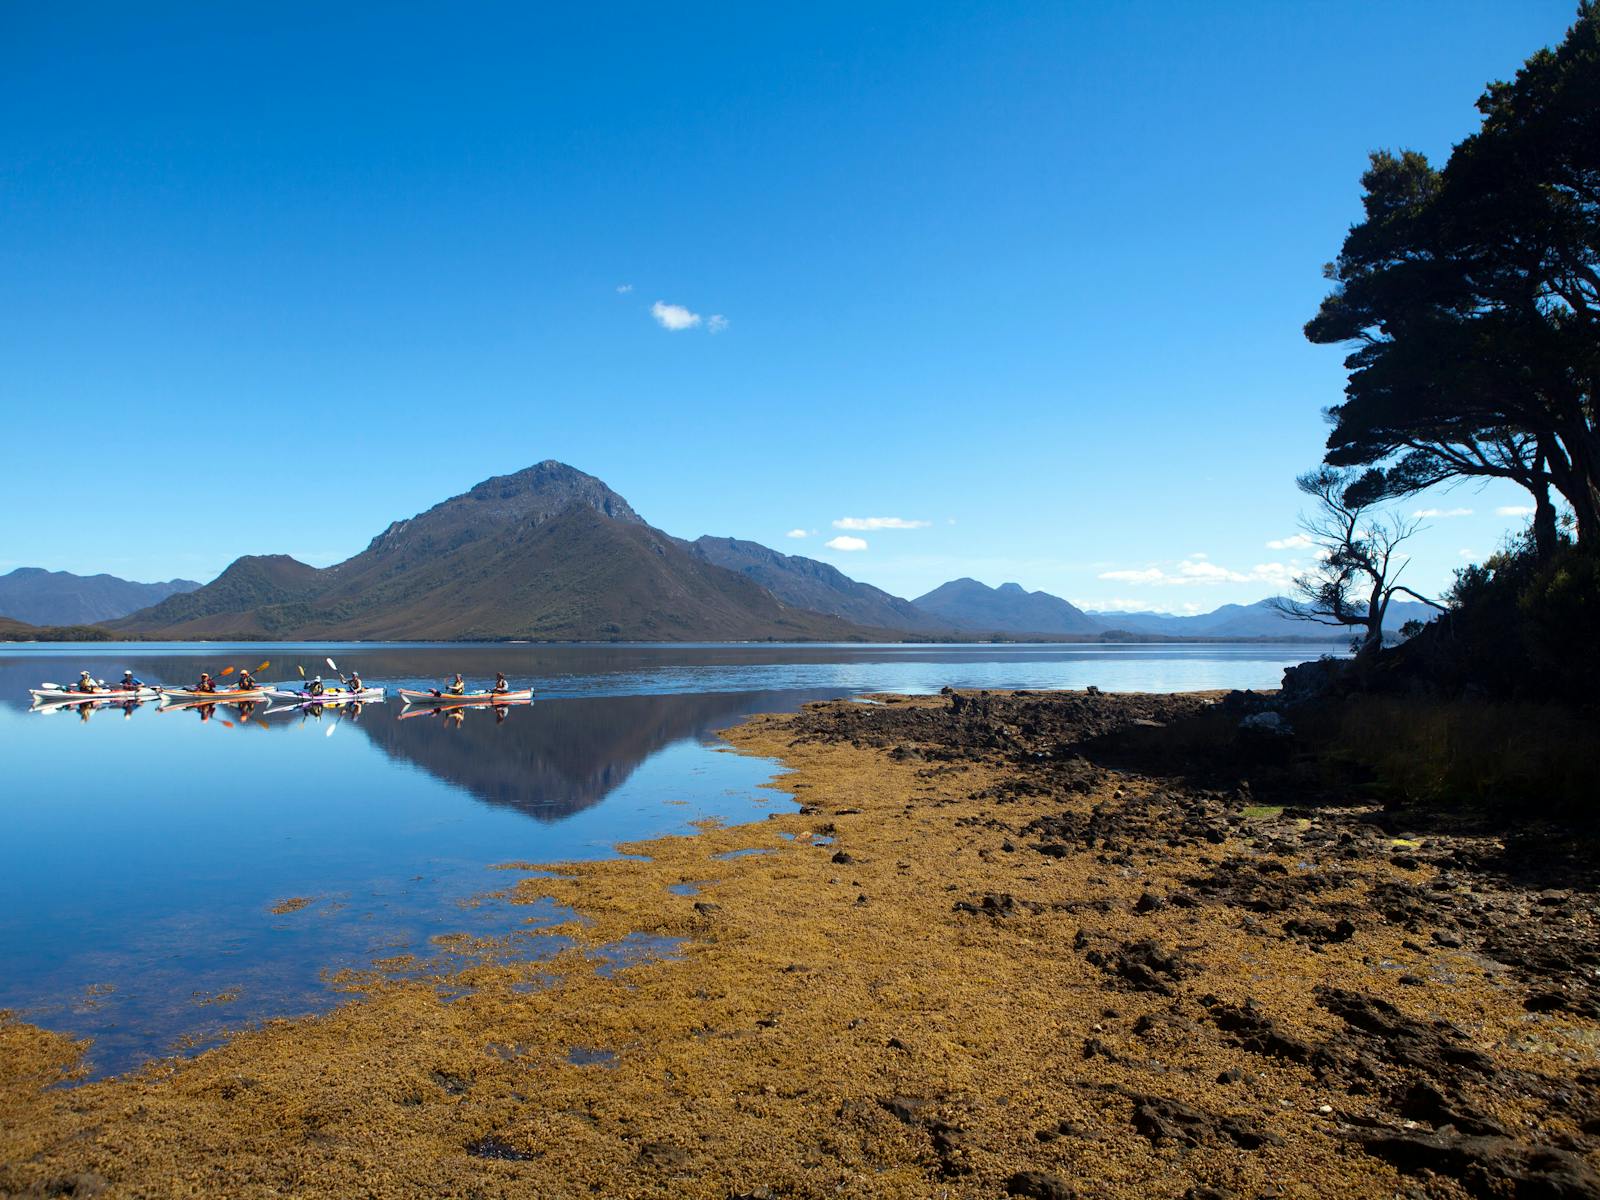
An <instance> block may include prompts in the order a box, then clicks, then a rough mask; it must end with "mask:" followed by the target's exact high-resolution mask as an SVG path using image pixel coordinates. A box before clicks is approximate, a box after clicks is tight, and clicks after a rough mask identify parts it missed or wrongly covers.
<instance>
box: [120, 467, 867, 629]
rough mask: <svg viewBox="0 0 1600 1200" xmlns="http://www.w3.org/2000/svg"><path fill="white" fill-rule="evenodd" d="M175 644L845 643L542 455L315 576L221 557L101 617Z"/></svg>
mask: <svg viewBox="0 0 1600 1200" xmlns="http://www.w3.org/2000/svg"><path fill="white" fill-rule="evenodd" d="M116 628H119V629H122V630H126V631H128V632H132V633H139V634H144V635H152V634H159V635H161V636H166V637H177V638H216V637H233V636H249V637H261V638H268V639H279V640H283V639H299V638H314V639H339V638H361V639H369V640H506V639H526V640H530V641H744V640H791V639H792V640H816V639H851V640H859V639H862V638H866V637H871V636H879V635H881V634H882V632H883V631H881V630H869V629H865V628H863V627H860V626H857V625H855V624H854V623H852V622H849V621H845V620H842V619H839V618H835V617H831V616H828V615H825V614H820V613H816V612H811V611H809V610H806V609H799V608H794V607H791V606H788V605H786V604H784V603H783V602H782V601H781V600H779V599H778V598H777V597H775V596H773V595H772V594H771V593H770V592H768V591H767V590H766V589H764V588H762V587H761V586H760V585H759V584H757V583H755V582H754V581H753V580H751V579H749V578H747V577H745V576H744V575H741V574H740V573H738V572H735V571H730V570H727V569H726V568H723V567H720V566H717V565H715V564H714V563H711V562H709V561H706V560H704V559H703V558H701V557H699V556H697V555H695V554H693V553H691V551H690V550H688V549H686V548H685V546H684V544H683V543H682V542H680V541H679V539H676V538H673V537H671V536H670V535H668V534H665V533H663V532H662V531H661V530H659V529H656V528H654V527H653V526H651V525H649V524H648V523H647V522H645V520H644V519H643V518H642V517H640V516H639V514H638V513H636V512H635V511H634V510H633V508H632V506H631V505H629V504H628V502H627V501H626V500H624V499H623V498H622V497H621V496H620V495H618V494H617V493H616V492H614V491H612V490H611V489H610V488H609V487H607V486H606V485H605V484H604V483H603V482H602V481H601V480H599V479H597V478H595V477H594V476H592V475H587V474H585V473H584V472H582V471H579V470H577V469H576V468H573V467H570V466H567V465H566V464H564V463H560V462H556V461H555V460H553V459H547V460H545V461H544V462H541V463H538V464H536V465H534V466H532V467H529V468H526V469H525V470H522V471H518V472H515V473H514V474H511V475H502V476H494V477H492V478H490V479H486V480H484V481H483V482H481V483H479V484H477V485H475V486H474V487H472V488H470V489H469V490H468V491H466V492H463V493H461V494H460V495H457V496H452V497H449V498H448V499H446V500H443V501H441V502H440V503H438V504H435V505H434V506H433V507H431V508H429V509H427V510H426V511H424V512H421V513H418V514H417V515H416V516H414V517H410V518H407V519H405V520H402V521H395V522H391V523H390V525H389V526H388V527H387V528H386V529H384V530H383V532H382V533H380V534H378V536H376V537H374V538H373V539H372V540H371V541H370V542H369V543H368V544H367V547H366V549H364V550H362V551H361V552H360V553H358V554H355V555H353V556H352V557H350V558H348V559H346V560H344V561H343V562H341V563H337V564H335V565H333V566H331V567H325V568H317V567H310V566H307V565H306V564H304V563H301V562H298V561H296V560H295V559H292V558H290V557H288V556H287V555H251V556H245V557H243V558H240V559H237V560H235V561H234V562H233V563H232V564H230V565H229V567H228V568H227V569H226V570H225V571H224V572H223V573H222V574H221V575H219V576H218V577H217V579H215V580H213V581H212V582H211V583H209V584H206V585H205V586H204V587H202V588H200V589H198V590H197V591H195V592H192V593H189V594H187V595H186V596H180V597H174V598H170V599H169V600H166V601H163V602H161V603H159V604H157V605H154V606H153V607H151V608H148V609H145V610H143V611H141V612H138V613H135V614H133V615H131V616H130V617H127V618H124V619H123V620H122V621H120V622H117V623H116Z"/></svg>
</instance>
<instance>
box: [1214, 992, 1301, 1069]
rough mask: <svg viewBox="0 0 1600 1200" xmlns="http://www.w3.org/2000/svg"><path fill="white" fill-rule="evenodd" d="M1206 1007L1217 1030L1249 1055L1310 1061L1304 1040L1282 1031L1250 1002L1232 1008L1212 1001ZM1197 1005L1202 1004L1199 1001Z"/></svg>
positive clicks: (1258, 1007)
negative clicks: (1229, 1035)
mask: <svg viewBox="0 0 1600 1200" xmlns="http://www.w3.org/2000/svg"><path fill="white" fill-rule="evenodd" d="M1206 999H1208V1000H1213V1003H1212V1004H1211V1005H1209V1008H1210V1012H1211V1019H1212V1020H1213V1021H1214V1022H1215V1023H1216V1026H1217V1028H1218V1029H1220V1030H1222V1031H1223V1032H1224V1033H1227V1034H1231V1035H1232V1040H1233V1043H1234V1044H1235V1045H1236V1046H1239V1047H1241V1048H1243V1049H1245V1050H1249V1051H1250V1052H1251V1053H1253V1054H1260V1055H1264V1056H1266V1057H1269V1058H1282V1059H1287V1060H1288V1061H1290V1062H1298V1063H1304V1062H1310V1061H1311V1057H1312V1055H1313V1054H1314V1053H1315V1048H1314V1047H1313V1046H1312V1045H1311V1044H1310V1043H1309V1042H1306V1041H1303V1040H1302V1039H1300V1038H1297V1037H1295V1036H1294V1035H1293V1034H1290V1033H1287V1032H1285V1031H1284V1030H1283V1029H1282V1028H1281V1027H1279V1025H1278V1023H1277V1022H1276V1021H1274V1020H1273V1019H1272V1018H1271V1017H1269V1016H1267V1014H1266V1013H1265V1012H1263V1011H1262V1010H1261V1007H1260V1006H1259V1005H1258V1004H1257V1003H1256V1002H1255V1001H1254V1000H1246V1001H1245V1002H1244V1004H1243V1005H1240V1006H1237V1007H1235V1006H1233V1005H1229V1004H1222V1003H1219V1002H1216V1001H1215V1000H1214V998H1212V997H1207V998H1206ZM1201 1003H1205V1000H1202V1001H1201Z"/></svg>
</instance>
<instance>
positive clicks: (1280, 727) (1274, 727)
mask: <svg viewBox="0 0 1600 1200" xmlns="http://www.w3.org/2000/svg"><path fill="white" fill-rule="evenodd" d="M1239 728H1240V730H1241V731H1242V732H1245V733H1261V734H1268V735H1270V736H1273V737H1287V736H1288V735H1289V734H1291V733H1293V732H1294V730H1293V729H1291V728H1290V727H1289V722H1287V721H1285V720H1284V719H1283V714H1282V713H1275V712H1258V713H1251V714H1250V715H1249V716H1248V717H1246V718H1245V719H1244V720H1242V721H1240V722H1239Z"/></svg>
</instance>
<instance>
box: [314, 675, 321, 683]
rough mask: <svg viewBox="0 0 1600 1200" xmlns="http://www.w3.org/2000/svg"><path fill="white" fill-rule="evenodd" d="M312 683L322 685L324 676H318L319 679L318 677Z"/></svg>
mask: <svg viewBox="0 0 1600 1200" xmlns="http://www.w3.org/2000/svg"><path fill="white" fill-rule="evenodd" d="M311 682H312V683H321V682H322V676H321V675H318V676H317V677H316V678H315V679H313V680H312V681H311Z"/></svg>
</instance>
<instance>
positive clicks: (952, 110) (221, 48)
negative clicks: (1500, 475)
mask: <svg viewBox="0 0 1600 1200" xmlns="http://www.w3.org/2000/svg"><path fill="white" fill-rule="evenodd" d="M348 8H349V11H341V12H338V13H330V12H328V11H324V10H323V9H322V8H320V7H318V6H297V5H293V4H283V5H276V6H271V7H268V6H260V7H246V6H239V5H228V6H201V5H183V4H171V5H163V6H160V7H159V8H158V9H155V10H149V9H135V8H131V7H129V6H126V5H111V4H107V5H104V6H100V7H95V6H92V5H81V6H72V7H70V8H63V7H61V6H52V5H7V6H5V7H4V8H3V9H0V410H3V426H0V472H3V477H4V479H5V481H6V484H7V487H8V490H9V493H10V499H11V502H10V503H9V504H7V505H6V506H5V508H4V511H3V513H0V571H3V570H9V569H10V568H11V567H13V566H17V565H39V566H46V567H51V568H58V569H68V570H74V571H80V572H90V571H99V570H105V571H111V572H113V573H115V574H119V575H123V576H127V577H130V578H138V579H155V578H167V577H171V576H176V575H186V576H191V577H194V578H199V579H207V578H210V577H211V576H212V575H214V574H215V573H216V572H217V571H219V570H220V569H221V568H222V567H224V566H225V565H226V564H227V563H228V562H229V561H231V560H232V559H233V558H234V557H236V556H237V555H239V554H244V553H268V552H284V553H289V554H293V555H295V556H296V557H298V558H302V559H304V560H306V561H308V562H313V563H317V564H319V565H320V564H326V563H331V562H334V561H337V560H339V559H341V558H344V557H346V556H348V555H350V554H352V553H355V552H357V551H359V550H360V549H361V548H362V547H363V546H364V545H365V544H366V542H367V541H368V539H370V538H371V537H372V536H373V535H374V534H376V533H377V532H379V531H380V530H382V529H383V527H384V526H385V525H386V524H388V522H389V521H391V520H393V519H396V518H399V517H404V516H408V515H410V514H412V513H414V512H417V511H419V510H421V509H423V508H426V507H428V506H429V505H431V504H433V503H435V502H436V501H438V500H440V499H442V498H444V497H445V496H448V495H451V494H455V493H458V492H460V491H463V490H465V489H466V488H467V487H470V486H471V485H472V484H473V483H475V482H477V481H478V480H481V479H483V478H485V477H487V476H490V475H494V474H501V473H505V472H509V471H514V470H517V469H519V468H521V467H524V466H527V465H529V464H531V463H533V462H536V461H539V460H541V459H544V458H559V459H562V460H564V461H566V462H570V463H572V464H573V465H575V466H577V467H580V468H582V469H584V470H587V471H590V472H592V473H593V474H596V475H598V476H600V477H601V478H603V479H605V480H606V481H607V482H608V483H610V484H611V485H612V486H613V487H615V488H616V489H617V490H618V491H620V492H621V493H622V494H623V495H625V496H626V497H627V498H628V499H629V500H630V501H631V502H632V503H633V505H634V506H635V507H636V508H637V509H638V510H639V511H640V512H641V513H642V514H643V515H644V516H645V517H646V518H647V519H648V520H650V521H651V522H652V523H653V524H655V525H658V526H660V527H662V528H664V529H666V530H667V531H669V532H671V533H674V534H678V535H682V536H688V537H693V536H696V535H699V534H701V533H715V534H728V535H734V536H738V537H745V538H752V539H755V540H758V541H762V542H766V543H767V544H769V545H774V546H777V547H779V548H781V549H784V550H787V551H790V552H797V553H806V554H811V555H814V556H816V557H819V558H823V559H826V560H827V561H830V562H833V563H835V564H836V565H838V566H840V567H841V568H842V569H844V570H846V571H847V572H848V573H850V574H852V575H854V576H855V577H857V578H860V579H865V580H867V581H869V582H872V583H875V584H878V585H879V586H882V587H885V588H888V589H889V590H891V591H894V592H897V593H899V594H902V595H916V594H919V593H921V592H922V591H925V590H927V589H929V588H931V587H933V586H935V585H937V584H938V583H940V582H942V581H944V580H946V579H951V578H955V577H957V576H961V575H971V576H975V577H976V578H979V579H982V580H984V581H985V582H988V583H991V584H998V583H1001V582H1003V581H1005V580H1010V579H1015V580H1017V581H1020V582H1021V583H1023V584H1024V585H1026V586H1028V587H1030V588H1043V589H1046V590H1049V591H1053V592H1056V593H1058V594H1060V595H1064V596H1067V597H1068V598H1070V599H1072V600H1074V601H1076V602H1079V603H1082V604H1087V605H1090V606H1094V607H1106V606H1112V607H1115V606H1124V607H1152V608H1162V609H1171V610H1178V611H1183V610H1194V609H1209V608H1212V607H1215V606H1216V605H1217V604H1220V603H1223V602H1226V601H1230V600H1254V599H1258V598H1260V597H1262V596H1265V595H1269V594H1272V593H1273V592H1275V591H1277V590H1279V587H1280V586H1281V581H1282V580H1283V578H1284V577H1285V576H1286V575H1287V574H1289V573H1292V571H1293V569H1294V566H1295V565H1296V563H1297V561H1301V560H1303V551H1302V550H1300V549H1299V548H1297V547H1295V546H1293V545H1281V544H1280V545H1278V546H1273V545H1271V544H1270V543H1283V542H1285V541H1286V540H1287V539H1289V538H1290V537H1291V536H1292V535H1293V534H1294V532H1295V517H1296V513H1297V510H1298V508H1299V502H1298V496H1297V494H1296V493H1295V491H1294V486H1293V479H1294V476H1295V475H1296V473H1298V472H1300V471H1302V470H1304V469H1306V468H1307V467H1309V466H1311V465H1313V464H1314V463H1315V462H1316V461H1317V458H1318V456H1319V452H1320V447H1321V443H1322V438H1323V435H1324V426H1323V424H1322V420H1321V416H1320V410H1321V409H1322V408H1323V407H1324V406H1326V405H1328V404H1331V403H1334V402H1336V401H1337V400H1338V398H1339V395H1340V388H1341V386H1342V381H1343V372H1342V368H1341V366H1340V360H1341V358H1342V354H1341V352H1340V351H1339V350H1338V349H1330V348H1326V347H1314V346H1311V345H1309V344H1307V343H1306V342H1305V341H1304V340H1303V338H1302V337H1301V335H1300V326H1301V324H1302V323H1303V322H1304V320H1305V319H1306V318H1307V317H1309V316H1310V315H1311V313H1312V312H1313V311H1314V310H1315V307H1316V304H1317V301H1318V300H1319V298H1320V297H1321V295H1322V292H1323V290H1324V286H1325V285H1324V282H1323V280H1322V279H1321V276H1320V267H1321V264H1322V263H1323V262H1325V261H1326V260H1328V259H1329V258H1331V257H1333V255H1334V254H1335V253H1336V251H1337V249H1338V246H1339V242H1340V240H1341V238H1342V236H1343V233H1344V230H1345V228H1346V227H1347V226H1348V225H1349V223H1350V222H1351V221H1352V220H1354V219H1355V218H1356V217H1357V215H1358V213H1359V190H1358V182H1357V180H1358V177H1359V175H1360V173H1361V170H1362V169H1363V166H1364V162H1365V156H1366V154H1367V153H1368V152H1369V151H1370V150H1373V149H1376V148H1379V147H1399V146H1407V147H1414V148H1417V149H1420V150H1423V151H1425V152H1427V153H1429V154H1430V155H1435V156H1438V157H1440V158H1442V157H1443V156H1444V155H1445V154H1447V153H1448V150H1449V147H1450V146H1451V144H1452V143H1453V142H1454V141H1456V140H1458V139H1459V138H1461V137H1462V136H1464V135H1465V134H1467V133H1468V132H1470V131H1471V129H1472V128H1473V127H1474V124H1475V121H1474V118H1475V116H1476V113H1475V111H1474V109H1473V101H1474V100H1475V99H1476V97H1477V96H1478V94H1479V92H1480V91H1481V90H1482V87H1483V85H1484V83H1485V82H1486V81H1488V80H1490V79H1492V78H1500V77H1506V76H1509V75H1510V74H1511V73H1512V72H1514V71H1515V69H1516V67H1517V66H1518V64H1519V63H1520V62H1521V61H1522V60H1523V59H1524V58H1526V56H1527V55H1528V54H1529V53H1531V52H1532V51H1533V50H1534V49H1536V48H1537V47H1539V46H1541V45H1546V44H1551V43H1553V42H1554V41H1556V40H1558V39H1559V38H1560V36H1561V35H1562V33H1563V31H1564V30H1565V28H1566V26H1567V25H1568V24H1569V23H1570V21H1571V19H1572V16H1573V11H1574V9H1575V5H1574V4H1573V3H1572V2H1571V0H1506V2H1504V3H1472V2H1466V3H1462V2H1459V0H1457V2H1451V3H1444V2H1438V3H1432V2H1427V3H1425V2H1420V0H1417V2H1408V3H1405V4H1392V3H1376V2H1374V3H1331V2H1330V3H1303V4H1283V3H1277V2H1270V3H1269V2H1265V0H1263V2H1260V3H1232V4H1230V3H1216V4H1207V5H1200V4H1193V5H1184V4H1178V5H1175V4H1171V3H1105V4H1099V3H1096V4H1087V3H1081V4H1068V3H1060V2H1056V3H1038V4H959V5H940V4H930V3H918V4H865V5H863V4H859V3H854V4H826V3H824V4H813V5H791V6H782V7H779V6H771V5H736V4H727V5H710V4H708V5H690V6H662V5H637V6H635V5H607V6H594V5H590V6H559V7H558V6H532V5H513V4H507V5H478V4H474V5H450V6H447V5H442V4H440V5H420V4H384V5H372V6H370V7H366V8H361V7H360V6H348ZM580 10H581V11H580ZM674 326H676V328H674ZM102 476H109V477H112V478H115V479H120V480H126V481H127V483H126V485H125V486H107V485H106V484H98V485H96V486H92V487H87V488H81V487H74V486H70V485H71V484H73V483H75V482H77V481H80V480H84V479H86V478H87V479H91V480H92V479H97V478H99V477H102ZM1525 501H1526V496H1525V494H1523V493H1519V492H1518V491H1516V490H1515V489H1502V488H1488V489H1485V490H1482V491H1477V490H1473V489H1467V488H1461V489H1457V490H1455V491H1452V492H1449V493H1447V494H1444V495H1441V496H1429V497H1424V498H1422V499H1421V500H1419V501H1417V502H1416V503H1415V504H1413V505H1408V506H1407V510H1408V511H1410V510H1417V509H1426V510H1433V511H1435V512H1437V513H1438V514H1440V515H1437V516H1434V517H1432V518H1430V519H1429V520H1428V522H1427V525H1428V527H1427V529H1426V531H1425V532H1424V533H1422V534H1421V535H1419V537H1418V538H1417V539H1416V541H1415V546H1416V559H1415V562H1414V564H1413V566H1412V568H1411V574H1410V575H1409V577H1408V580H1409V582H1411V583H1412V584H1413V585H1414V586H1417V587H1419V588H1421V589H1424V590H1428V589H1436V588H1439V587H1441V586H1443V584H1444V583H1446V582H1447V581H1448V579H1449V577H1450V572H1451V570H1452V569H1453V568H1454V567H1456V566H1458V565H1460V564H1461V563H1462V562H1463V561H1464V560H1465V558H1466V557H1470V556H1479V557H1481V556H1482V555H1484V554H1486V553H1488V552H1490V551H1491V550H1493V549H1494V548H1495V546H1496V545H1497V544H1498V542H1499V541H1500V539H1501V538H1502V536H1503V535H1504V533H1505V531H1506V530H1507V529H1509V528H1511V527H1513V526H1514V525H1516V524H1517V523H1519V521H1520V519H1521V518H1519V517H1517V516H1515V515H1508V514H1504V513H1501V512H1499V511H1498V510H1500V509H1503V508H1508V507H1515V506H1519V505H1522V504H1524V503H1525ZM1462 510H1471V511H1470V513H1465V512H1463V511H1462ZM1452 513H1454V514H1458V515H1447V514H1452ZM873 518H879V519H881V518H896V519H898V520H899V521H900V522H901V523H903V524H905V525H909V526H912V527H909V528H894V527H883V526H881V525H878V526H874V527H869V528H854V529H852V528H848V527H842V526H839V525H837V524H836V523H837V522H846V523H847V524H848V523H849V522H852V521H854V522H863V523H868V524H869V525H870V524H871V521H872V519H873ZM923 523H925V524H923ZM791 531H797V532H798V531H803V532H805V533H806V535H807V536H805V537H803V538H801V537H794V538H790V537H788V536H787V535H788V534H789V533H790V532H791ZM813 531H814V532H813ZM841 538H845V539H852V538H853V539H855V541H856V542H860V543H864V544H865V545H864V548H857V549H849V548H847V547H850V546H852V545H854V544H855V542H852V541H848V540H847V541H839V540H838V539H841ZM828 542H834V543H835V545H834V546H833V547H830V546H828V545H827V543H828Z"/></svg>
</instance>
